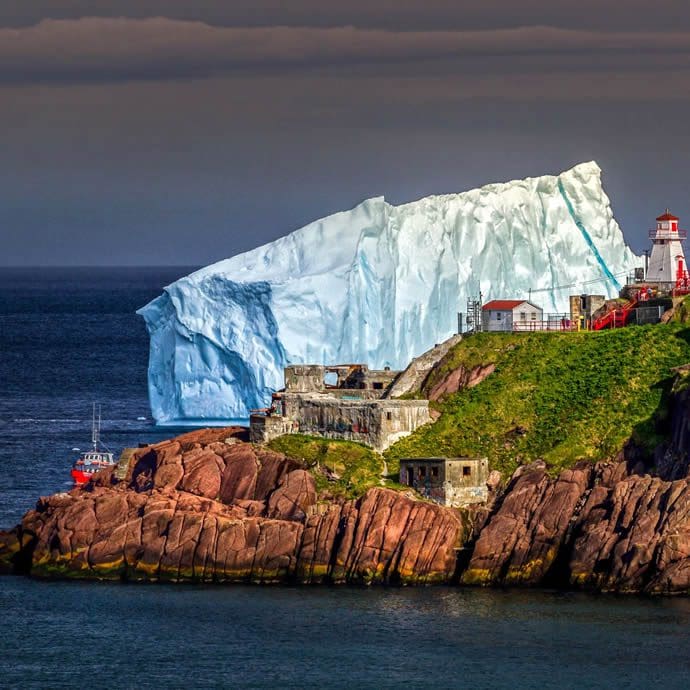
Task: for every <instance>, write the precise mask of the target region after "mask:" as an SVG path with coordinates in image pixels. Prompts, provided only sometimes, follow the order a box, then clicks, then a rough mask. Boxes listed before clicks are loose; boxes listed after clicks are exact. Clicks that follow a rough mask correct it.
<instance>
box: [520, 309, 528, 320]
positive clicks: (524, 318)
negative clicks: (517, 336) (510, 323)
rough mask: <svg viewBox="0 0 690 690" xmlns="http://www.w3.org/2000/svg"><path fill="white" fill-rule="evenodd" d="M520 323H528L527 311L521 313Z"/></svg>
mask: <svg viewBox="0 0 690 690" xmlns="http://www.w3.org/2000/svg"><path fill="white" fill-rule="evenodd" d="M520 321H527V312H525V311H521V312H520Z"/></svg>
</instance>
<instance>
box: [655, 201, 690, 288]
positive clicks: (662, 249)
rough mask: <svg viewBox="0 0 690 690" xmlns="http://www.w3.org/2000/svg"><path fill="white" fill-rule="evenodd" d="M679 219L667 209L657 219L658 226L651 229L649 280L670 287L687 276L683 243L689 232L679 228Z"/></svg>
mask: <svg viewBox="0 0 690 690" xmlns="http://www.w3.org/2000/svg"><path fill="white" fill-rule="evenodd" d="M678 220H679V219H678V218H677V217H676V216H674V215H672V214H671V213H669V210H668V209H666V213H664V214H663V215H662V216H659V217H658V218H657V219H656V228H654V229H653V230H650V231H649V238H650V239H651V240H652V254H651V256H650V257H649V268H648V270H647V281H648V282H650V283H659V284H661V285H662V286H663V287H666V288H669V289H671V288H674V287H675V286H676V285H677V283H678V281H681V280H684V279H686V278H687V268H686V264H685V253H684V252H683V245H682V241H683V240H684V239H685V238H686V237H687V232H686V231H685V230H679V229H678Z"/></svg>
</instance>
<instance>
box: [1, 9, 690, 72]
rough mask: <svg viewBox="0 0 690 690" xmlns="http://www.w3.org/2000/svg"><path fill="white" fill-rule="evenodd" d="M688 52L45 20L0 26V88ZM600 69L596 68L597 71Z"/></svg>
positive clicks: (532, 35)
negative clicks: (501, 58)
mask: <svg viewBox="0 0 690 690" xmlns="http://www.w3.org/2000/svg"><path fill="white" fill-rule="evenodd" d="M641 54H647V55H652V56H687V55H690V32H676V33H665V34H659V33H654V32H636V33H631V32H618V33H613V32H592V31H575V30H566V29H559V28H553V27H545V26H535V27H520V28H514V29H495V30H487V31H414V32H413V31H405V32H402V31H384V30H378V29H360V28H356V27H352V26H349V27H334V28H316V27H285V26H276V27H254V28H251V27H218V26H210V25H208V24H204V23H201V22H189V21H177V20H170V19H165V18H160V17H159V18H152V19H125V18H119V19H104V18H84V19H77V20H44V21H42V22H41V23H39V24H37V25H35V26H31V27H25V28H4V29H0V81H4V82H11V83H25V82H26V83H30V82H42V81H53V80H55V81H64V82H71V81H73V82H79V81H85V80H86V81H108V80H125V81H129V80H137V79H178V78H186V77H210V76H215V75H222V74H224V73H231V72H236V71H238V70H244V69H247V68H251V69H255V70H256V69H258V70H261V71H263V72H267V71H268V72H270V71H272V70H275V69H285V68H286V67H319V68H320V67H323V66H327V65H349V64H362V63H364V64H376V63H387V62H397V63H401V62H402V63H406V62H410V63H412V62H419V61H430V60H431V61H433V60H447V59H456V58H462V57H470V58H477V57H491V56H527V57H529V56H539V57H541V58H542V60H544V61H546V62H545V63H544V64H548V59H549V58H550V57H553V58H556V57H558V56H564V55H569V56H584V57H586V58H591V57H592V56H597V55H600V56H602V57H610V56H620V55H623V56H630V57H631V58H632V59H634V60H635V59H637V58H638V57H639V55H641ZM598 67H599V68H600V69H601V65H599V66H598Z"/></svg>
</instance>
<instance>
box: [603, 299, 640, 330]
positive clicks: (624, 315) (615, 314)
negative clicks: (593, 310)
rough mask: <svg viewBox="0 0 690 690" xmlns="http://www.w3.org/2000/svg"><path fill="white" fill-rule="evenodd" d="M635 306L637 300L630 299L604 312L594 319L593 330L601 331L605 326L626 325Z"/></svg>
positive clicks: (620, 326) (619, 326) (616, 326)
mask: <svg viewBox="0 0 690 690" xmlns="http://www.w3.org/2000/svg"><path fill="white" fill-rule="evenodd" d="M636 306H637V300H630V301H628V302H626V303H625V304H623V305H622V306H620V307H616V308H615V309H611V310H610V311H607V312H606V314H604V315H603V316H600V317H599V318H598V319H594V321H593V322H592V330H593V331H602V330H604V329H605V328H623V327H624V326H627V325H628V322H629V321H630V317H631V316H632V311H633V309H635V307H636Z"/></svg>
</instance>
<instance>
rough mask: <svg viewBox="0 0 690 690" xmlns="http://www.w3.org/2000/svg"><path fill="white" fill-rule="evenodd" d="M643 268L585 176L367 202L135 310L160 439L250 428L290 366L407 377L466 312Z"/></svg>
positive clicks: (596, 173) (591, 171)
mask: <svg viewBox="0 0 690 690" xmlns="http://www.w3.org/2000/svg"><path fill="white" fill-rule="evenodd" d="M639 265H640V259H639V257H637V256H635V254H634V253H633V252H632V251H631V250H630V248H629V247H628V246H627V245H626V243H625V240H624V238H623V234H622V232H621V230H620V228H619V226H618V224H617V223H616V221H615V219H614V217H613V213H612V210H611V205H610V202H609V199H608V197H607V196H606V194H605V192H604V190H603V188H602V184H601V169H600V168H599V166H598V165H597V164H596V163H594V162H590V163H583V164H581V165H577V166H576V167H574V168H572V169H571V170H569V171H567V172H564V173H561V174H560V175H557V176H554V175H551V176H543V177H535V178H528V179H525V180H518V181H513V182H507V183H501V184H488V185H486V186H483V187H481V188H478V189H473V190H470V191H466V192H462V193H458V194H445V195H442V196H431V197H427V198H424V199H421V200H419V201H415V202H411V203H407V204H403V205H400V206H394V205H391V204H389V203H387V202H386V201H385V200H384V199H383V198H381V197H379V198H372V199H368V200H367V201H364V202H362V203H361V204H359V205H358V206H356V207H355V208H353V209H352V210H349V211H344V212H342V213H336V214H334V215H331V216H328V217H326V218H323V219H321V220H317V221H316V222H314V223H311V224H309V225H307V226H305V227H303V228H301V229H299V230H296V231H294V232H292V233H290V234H288V235H286V236H285V237H282V238H280V239H278V240H276V241H274V242H270V243H269V244H265V245H263V246H261V247H258V248H257V249H253V250H251V251H248V252H245V253H243V254H239V255H237V256H234V257H232V258H229V259H226V260H224V261H220V262H218V263H215V264H213V265H211V266H208V267H206V268H203V269H201V270H199V271H196V272H194V273H192V274H190V275H189V276H186V277H184V278H181V279H180V280H177V281H176V282H174V283H173V284H172V285H169V286H167V287H166V288H165V289H164V292H163V294H162V295H160V296H159V297H157V298H156V299H154V300H153V301H152V302H150V303H149V304H147V305H146V306H144V307H143V308H141V309H139V311H138V312H137V313H138V314H140V315H141V316H143V317H144V319H145V321H146V326H147V329H148V332H149V335H150V357H149V372H148V382H149V398H150V403H151V410H152V413H153V416H154V418H155V420H156V422H157V423H158V424H184V423H185V422H187V423H199V422H203V423H206V424H209V423H211V424H212V423H214V422H225V421H227V420H232V419H246V418H247V417H248V416H249V413H250V410H251V409H253V408H260V407H264V406H266V405H267V404H268V403H269V401H270V396H271V393H272V392H273V391H275V390H277V389H280V388H282V387H283V368H284V366H285V365H287V364H295V363H314V364H319V363H323V364H325V363H343V362H364V363H367V364H369V365H370V366H371V367H376V368H382V367H384V366H390V367H391V368H394V369H396V368H403V367H404V366H406V365H407V364H408V362H409V361H410V359H412V358H413V357H415V356H417V355H419V354H421V353H422V352H424V351H426V350H428V349H429V348H431V347H433V346H434V345H435V344H436V343H440V342H442V341H443V340H445V339H446V338H448V337H450V336H451V335H453V334H454V333H455V332H456V330H457V314H458V312H464V311H465V309H466V303H467V300H468V298H476V297H478V296H479V293H480V292H481V293H482V295H483V298H484V299H485V300H488V299H494V298H525V299H527V298H528V297H531V300H532V301H533V302H534V303H536V304H538V305H539V306H541V307H542V308H543V309H544V312H545V313H549V312H552V313H557V312H560V313H562V312H566V311H568V308H569V307H568V296H569V295H570V294H577V293H580V292H588V293H595V294H605V295H607V296H608V297H613V296H615V295H617V294H618V290H619V287H620V284H621V283H622V282H624V281H625V276H626V274H628V273H630V272H631V271H632V270H633V269H634V268H635V267H637V266H639Z"/></svg>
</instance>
